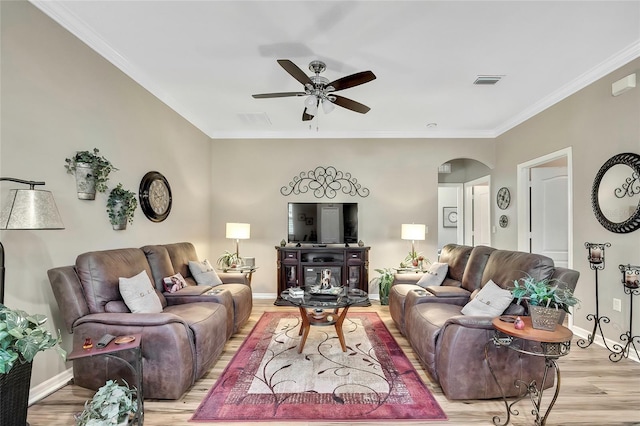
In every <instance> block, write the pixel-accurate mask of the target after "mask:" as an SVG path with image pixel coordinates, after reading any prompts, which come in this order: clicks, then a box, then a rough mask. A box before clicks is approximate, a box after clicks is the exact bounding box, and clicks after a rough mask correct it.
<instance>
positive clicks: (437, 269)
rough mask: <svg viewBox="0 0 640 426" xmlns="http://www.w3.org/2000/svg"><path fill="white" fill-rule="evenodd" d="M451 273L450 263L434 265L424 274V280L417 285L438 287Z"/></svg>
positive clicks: (421, 279)
mask: <svg viewBox="0 0 640 426" xmlns="http://www.w3.org/2000/svg"><path fill="white" fill-rule="evenodd" d="M448 271H449V264H448V263H438V262H435V263H432V264H431V266H430V267H429V270H428V271H427V272H425V273H424V275H423V276H422V278H420V280H418V282H417V283H416V284H418V285H419V286H420V287H424V288H426V287H431V286H438V285H440V284H442V282H443V281H444V279H445V278H446V277H447V272H448Z"/></svg>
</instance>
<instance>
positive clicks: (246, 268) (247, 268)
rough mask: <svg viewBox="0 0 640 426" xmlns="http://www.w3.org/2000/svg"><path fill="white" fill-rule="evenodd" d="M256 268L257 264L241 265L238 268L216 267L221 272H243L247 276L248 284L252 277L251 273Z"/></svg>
mask: <svg viewBox="0 0 640 426" xmlns="http://www.w3.org/2000/svg"><path fill="white" fill-rule="evenodd" d="M257 269H258V267H257V266H241V267H238V268H223V269H218V270H219V271H221V272H230V273H235V274H244V275H246V277H247V281H248V282H249V285H251V279H252V278H253V273H254V272H255V271H256V270H257Z"/></svg>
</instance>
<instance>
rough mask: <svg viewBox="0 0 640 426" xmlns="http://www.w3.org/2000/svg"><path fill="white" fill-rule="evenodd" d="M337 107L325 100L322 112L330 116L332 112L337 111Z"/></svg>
mask: <svg viewBox="0 0 640 426" xmlns="http://www.w3.org/2000/svg"><path fill="white" fill-rule="evenodd" d="M335 107H336V106H335V105H334V104H333V102H331V101H330V100H328V99H324V100H323V101H322V110H323V111H324V113H325V114H329V113H330V112H331V111H333V110H334V109H335Z"/></svg>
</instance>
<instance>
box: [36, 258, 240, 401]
mask: <svg viewBox="0 0 640 426" xmlns="http://www.w3.org/2000/svg"><path fill="white" fill-rule="evenodd" d="M143 270H144V271H146V272H147V274H148V275H149V277H150V278H152V277H153V274H152V271H151V267H150V264H149V262H148V261H147V257H146V256H145V253H144V252H143V251H142V250H141V249H137V248H128V249H118V250H105V251H97V252H89V253H84V254H81V255H80V256H78V258H77V260H76V264H75V265H74V266H64V267H59V268H53V269H51V270H49V271H48V275H49V281H50V282H51V286H52V289H53V293H54V295H55V297H56V300H57V302H58V305H59V307H60V312H61V314H62V316H63V319H64V322H65V326H66V328H67V331H68V332H69V333H72V334H73V345H74V347H79V346H82V343H83V342H84V339H85V338H87V337H89V338H91V339H92V340H93V341H94V342H96V341H97V340H98V339H100V337H101V336H103V335H104V334H106V333H108V334H112V335H116V336H117V335H126V334H132V333H142V341H141V347H142V358H143V388H144V397H145V398H158V399H178V398H180V397H181V396H182V394H183V393H184V392H185V391H186V390H188V389H189V388H190V387H191V386H192V385H193V384H194V383H195V381H196V380H197V379H199V378H200V377H202V376H203V375H204V374H205V373H206V372H207V371H208V370H209V369H210V368H211V366H212V365H213V363H214V362H215V361H216V359H217V358H218V357H219V355H220V354H221V352H222V350H223V348H224V345H225V342H226V340H227V330H228V324H227V323H228V320H227V319H228V314H227V309H226V308H225V306H224V305H223V304H220V303H215V302H212V301H207V302H203V301H199V302H195V303H187V304H176V305H170V306H168V305H167V303H166V300H165V298H164V296H163V295H162V294H161V293H159V292H157V293H158V296H159V298H160V301H161V303H162V306H163V311H162V312H161V313H131V312H130V311H129V309H128V308H127V306H126V304H125V303H124V301H123V299H122V297H121V295H120V291H119V277H132V276H135V275H136V274H138V273H140V272H141V271H143ZM210 300H214V299H210ZM73 375H74V381H75V383H76V384H78V385H80V386H83V387H87V388H90V389H98V388H99V387H100V386H102V385H104V383H105V382H106V381H107V380H108V379H114V378H120V377H122V378H124V379H125V380H127V381H128V382H129V383H134V381H133V379H132V377H131V372H130V371H129V369H128V368H127V367H126V366H125V365H124V364H123V363H122V362H119V361H118V360H114V359H111V358H108V357H102V356H95V357H88V358H82V359H77V360H75V361H74V362H73Z"/></svg>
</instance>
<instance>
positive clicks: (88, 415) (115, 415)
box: [76, 380, 138, 426]
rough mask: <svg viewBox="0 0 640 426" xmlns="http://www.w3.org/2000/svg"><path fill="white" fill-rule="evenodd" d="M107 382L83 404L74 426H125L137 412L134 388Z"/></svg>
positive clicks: (112, 381)
mask: <svg viewBox="0 0 640 426" xmlns="http://www.w3.org/2000/svg"><path fill="white" fill-rule="evenodd" d="M124 383H125V384H124V385H120V384H118V382H116V381H114V380H109V381H107V383H105V385H104V386H102V387H101V388H100V389H98V391H97V392H96V393H95V395H93V398H91V399H90V400H88V401H87V402H85V404H84V410H82V412H81V413H80V414H78V415H77V416H76V426H102V425H126V424H128V423H129V420H130V419H131V417H132V415H133V414H135V412H136V411H137V410H138V401H137V400H136V399H134V395H135V394H136V390H135V388H130V387H129V384H128V383H127V382H124Z"/></svg>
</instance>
